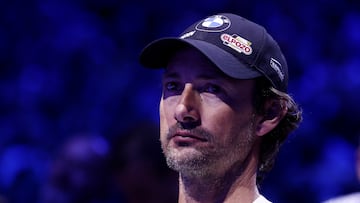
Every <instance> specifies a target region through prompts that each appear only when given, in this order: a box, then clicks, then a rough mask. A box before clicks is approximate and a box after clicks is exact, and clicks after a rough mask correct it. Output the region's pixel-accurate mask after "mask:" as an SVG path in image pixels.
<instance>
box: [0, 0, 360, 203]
mask: <svg viewBox="0 0 360 203" xmlns="http://www.w3.org/2000/svg"><path fill="white" fill-rule="evenodd" d="M218 12H233V13H236V14H239V15H242V16H244V17H246V18H249V19H251V20H253V21H255V22H257V23H259V24H262V25H264V27H266V28H267V30H268V32H269V33H270V34H271V35H272V36H273V37H274V38H275V39H276V40H277V41H278V43H279V44H280V46H281V47H282V50H283V52H284V53H285V56H286V57H287V60H288V65H289V69H290V70H289V72H290V83H289V92H290V93H291V94H292V95H293V96H294V98H295V100H296V101H298V102H299V104H300V105H301V107H302V109H303V111H304V122H303V123H302V125H301V127H300V128H299V129H298V130H297V131H296V132H295V133H293V134H292V136H291V137H290V139H289V140H288V141H287V142H286V144H285V145H284V146H283V148H282V149H281V151H280V154H279V157H278V159H277V162H276V166H275V168H274V170H273V171H272V172H271V173H270V174H269V175H268V176H267V178H266V179H265V182H264V184H263V186H262V187H261V192H262V193H264V195H265V196H266V197H268V198H269V199H271V200H273V201H274V202H277V203H282V202H284V203H289V202H292V203H296V202H307V203H308V202H309V203H311V202H320V201H322V200H325V199H327V198H330V197H333V196H336V195H340V194H346V193H350V192H354V191H360V187H359V182H358V180H357V178H356V174H355V158H356V157H355V149H356V147H357V145H358V140H359V135H360V108H359V104H360V96H359V92H360V5H359V3H358V2H357V1H355V0H345V1H344V0H328V1H325V0H318V1H310V0H305V1H295V0H290V1H286V0H278V1H272V2H271V1H266V0H255V1H246V2H245V1H238V0H222V1H205V0H199V1H189V0H183V1H163V0H153V1H140V0H131V1H130V0H122V1H116V0H102V1H100V0H61V1H60V0H52V1H51V0H28V1H23V0H12V1H9V0H4V1H2V2H1V7H0V202H2V201H3V202H5V201H7V202H11V203H12V202H14V203H21V202H27V203H31V202H41V197H40V196H42V195H41V194H42V193H43V188H44V187H45V186H44V185H46V183H47V182H48V179H49V176H50V175H49V173H50V172H49V171H50V169H51V166H52V165H53V160H54V159H55V157H57V155H58V153H59V151H61V150H60V149H61V146H62V145H63V143H65V142H66V141H67V140H69V139H70V138H71V137H72V136H74V135H76V134H79V133H83V134H96V135H99V136H100V137H102V138H104V139H105V142H108V145H109V146H110V147H111V145H112V142H113V140H115V139H118V137H119V136H122V133H123V132H124V131H125V130H127V129H128V128H130V127H131V126H134V125H135V126H136V125H137V124H138V123H140V122H149V123H153V124H154V125H157V124H158V100H159V97H160V91H161V89H160V72H158V71H151V70H146V69H143V68H142V67H141V66H140V65H139V63H138V56H139V53H140V51H141V49H142V48H143V47H144V46H145V45H146V44H147V43H148V42H150V41H152V40H154V39H156V38H159V37H163V36H176V35H178V34H179V33H180V32H182V31H183V29H184V28H186V27H187V26H188V25H190V24H191V23H193V22H194V21H196V20H199V19H201V18H203V17H205V16H208V15H212V14H215V13H218ZM144 136H146V134H145V133H144ZM95 148H96V147H95ZM100 148H101V147H100ZM96 149H98V148H96ZM101 149H103V148H101ZM176 184H177V183H176ZM115 193H116V192H115ZM139 195H141V193H140V194H139Z"/></svg>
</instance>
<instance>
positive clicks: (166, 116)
mask: <svg viewBox="0 0 360 203" xmlns="http://www.w3.org/2000/svg"><path fill="white" fill-rule="evenodd" d="M169 109H171V108H169V107H168V104H167V103H166V101H164V100H163V99H161V101H160V105H159V115H160V135H161V139H163V137H165V136H166V134H167V132H168V129H169V127H170V126H171V125H173V122H174V121H175V119H173V117H174V116H173V114H172V113H171V112H170V111H169ZM172 120H174V121H172Z"/></svg>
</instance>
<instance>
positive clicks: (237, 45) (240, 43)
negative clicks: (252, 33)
mask: <svg viewBox="0 0 360 203" xmlns="http://www.w3.org/2000/svg"><path fill="white" fill-rule="evenodd" d="M220 38H221V40H222V41H223V43H224V44H225V45H226V46H228V47H230V48H232V49H234V50H235V51H237V52H240V53H243V54H245V55H250V54H251V53H252V48H251V42H250V41H248V40H246V39H244V38H242V37H240V36H239V35H236V34H233V35H229V34H222V35H221V36H220Z"/></svg>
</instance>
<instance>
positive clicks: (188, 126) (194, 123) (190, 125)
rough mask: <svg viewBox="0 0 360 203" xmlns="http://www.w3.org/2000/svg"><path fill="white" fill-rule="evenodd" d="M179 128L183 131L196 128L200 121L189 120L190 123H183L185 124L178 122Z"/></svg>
mask: <svg viewBox="0 0 360 203" xmlns="http://www.w3.org/2000/svg"><path fill="white" fill-rule="evenodd" d="M179 124H180V126H181V128H183V129H194V128H196V127H198V126H200V124H201V122H200V120H197V121H196V120H193V119H192V120H191V121H185V122H179Z"/></svg>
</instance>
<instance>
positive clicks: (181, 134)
mask: <svg viewBox="0 0 360 203" xmlns="http://www.w3.org/2000/svg"><path fill="white" fill-rule="evenodd" d="M170 139H176V140H178V141H201V142H206V141H208V140H207V139H206V138H205V137H204V136H201V135H198V134H195V133H190V132H187V131H178V132H176V133H175V134H173V135H172V136H171V137H170Z"/></svg>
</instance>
